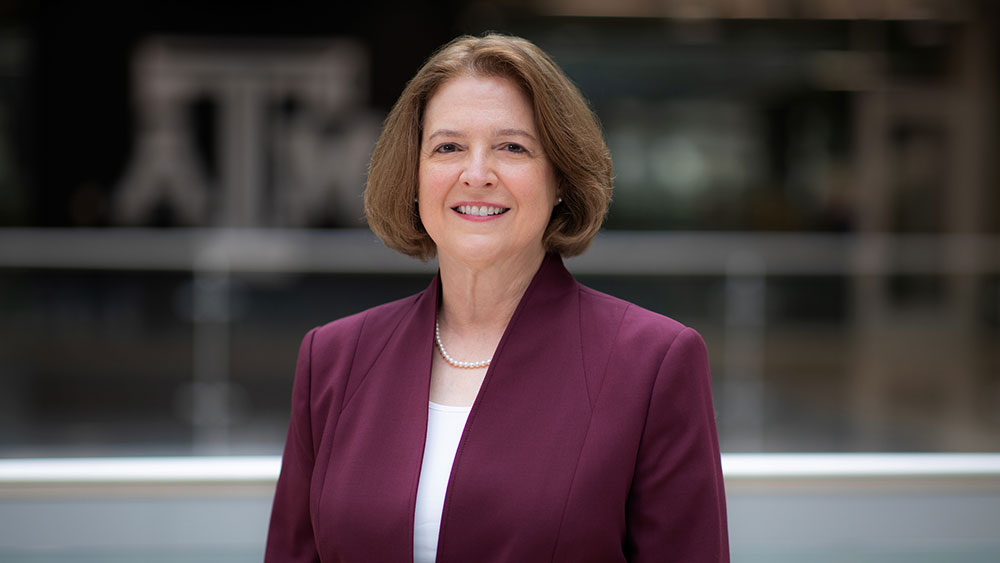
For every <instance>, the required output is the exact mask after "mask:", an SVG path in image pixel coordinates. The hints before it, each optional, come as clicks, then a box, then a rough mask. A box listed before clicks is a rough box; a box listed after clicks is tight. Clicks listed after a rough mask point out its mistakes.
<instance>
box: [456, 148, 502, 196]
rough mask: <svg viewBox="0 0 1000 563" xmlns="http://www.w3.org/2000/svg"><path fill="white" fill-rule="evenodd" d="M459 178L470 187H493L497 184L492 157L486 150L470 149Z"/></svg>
mask: <svg viewBox="0 0 1000 563" xmlns="http://www.w3.org/2000/svg"><path fill="white" fill-rule="evenodd" d="M459 180H460V181H461V182H462V183H463V184H465V185H466V186H468V187H470V188H493V187H496V185H497V176H496V171H495V170H494V169H493V159H492V158H490V156H489V154H487V152H486V151H470V152H469V157H468V158H467V159H466V162H465V167H464V168H463V169H462V175H461V177H460V178H459Z"/></svg>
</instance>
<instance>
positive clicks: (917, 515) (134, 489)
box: [0, 454, 1000, 562]
mask: <svg viewBox="0 0 1000 563" xmlns="http://www.w3.org/2000/svg"><path fill="white" fill-rule="evenodd" d="M279 466H280V459H279V458H278V457H277V456H260V457H179V458H152V457H151V458H106V459H8V460H0V522H2V523H3V525H0V560H3V561H7V562H19V561H42V560H44V561H48V562H64V561H65V562H69V561H74V562H78V561H104V562H118V561H122V562H124V561H134V560H142V561H164V562H165V561H185V562H191V561H206V562H207V561H247V560H259V559H260V558H261V554H262V552H263V545H264V537H265V534H266V530H267V521H268V517H269V514H270V501H271V495H272V494H273V490H274V483H275V479H276V478H277V474H278V471H279ZM722 466H723V472H724V474H725V478H726V487H727V497H728V511H729V528H730V538H731V543H732V551H733V560H734V561H768V562H784V561H820V562H826V561H830V562H832V561H949V562H953V561H959V562H961V561H995V560H996V559H995V557H996V556H997V555H998V554H1000V536H998V535H997V533H996V524H997V522H1000V454H723V458H722Z"/></svg>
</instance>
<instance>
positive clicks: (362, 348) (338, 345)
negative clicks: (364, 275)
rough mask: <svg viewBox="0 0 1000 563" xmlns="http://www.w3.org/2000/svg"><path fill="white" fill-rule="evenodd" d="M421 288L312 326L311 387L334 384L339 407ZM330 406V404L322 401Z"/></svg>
mask: <svg viewBox="0 0 1000 563" xmlns="http://www.w3.org/2000/svg"><path fill="white" fill-rule="evenodd" d="M423 295H424V292H421V293H418V294H415V295H411V296H409V297H404V298H403V299H399V300H396V301H391V302H389V303H385V304H382V305H378V306H376V307H372V308H371V309H367V310H365V311H361V312H360V313H355V314H353V315H350V316H347V317H343V318H340V319H337V320H335V321H331V322H329V323H327V324H325V325H323V326H320V327H318V328H316V329H315V336H314V339H313V343H312V350H311V358H310V360H311V371H312V373H313V377H314V378H316V379H317V381H315V382H314V386H315V387H314V388H318V389H322V388H327V389H329V388H331V387H332V388H333V389H335V390H336V391H335V393H334V395H335V396H337V397H338V399H339V400H338V401H337V402H336V404H337V405H338V408H342V407H343V406H344V405H345V404H346V403H347V401H348V400H349V399H350V397H351V395H352V394H353V392H354V390H356V389H357V387H358V385H359V384H360V382H361V380H362V379H363V378H364V376H365V374H366V373H367V371H368V368H370V367H371V366H372V364H374V363H375V359H376V358H377V357H378V355H379V353H380V352H381V351H382V348H383V347H385V345H386V343H387V342H388V341H389V339H390V338H391V337H392V335H393V333H394V332H395V330H396V327H397V326H398V325H399V323H400V321H401V320H402V319H403V318H404V317H406V314H407V313H408V312H409V311H411V310H412V309H413V306H414V305H415V304H416V303H417V302H418V300H419V299H420V298H421V296H423ZM324 406H326V407H329V406H330V405H329V404H326V405H324Z"/></svg>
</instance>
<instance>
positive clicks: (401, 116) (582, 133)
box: [364, 33, 612, 260]
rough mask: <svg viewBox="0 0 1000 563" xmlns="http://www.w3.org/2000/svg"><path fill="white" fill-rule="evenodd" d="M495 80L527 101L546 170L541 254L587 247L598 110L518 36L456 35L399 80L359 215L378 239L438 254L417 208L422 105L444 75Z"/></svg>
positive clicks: (605, 201) (596, 210)
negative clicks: (548, 186) (548, 204)
mask: <svg viewBox="0 0 1000 563" xmlns="http://www.w3.org/2000/svg"><path fill="white" fill-rule="evenodd" d="M461 76H483V77H499V78H506V79H509V80H511V81H513V82H514V83H515V84H517V85H518V86H520V87H521V89H522V90H523V91H524V93H525V94H526V95H527V97H528V99H529V101H530V102H531V105H532V107H533V108H534V119H535V125H536V127H537V128H538V133H539V137H540V138H539V142H540V143H541V145H542V148H543V150H544V152H545V155H546V157H547V158H548V159H549V162H551V163H552V166H553V168H554V170H555V175H556V180H557V191H558V193H559V196H560V197H561V198H562V203H561V204H559V205H557V206H555V207H554V208H553V211H552V217H551V219H550V220H549V224H548V226H547V227H546V229H545V233H544V234H543V235H542V246H543V247H544V248H545V250H546V251H547V252H556V253H558V254H560V255H562V256H575V255H577V254H580V253H581V252H583V251H584V250H586V248H587V246H589V245H590V242H591V240H593V238H594V235H596V234H597V231H598V230H599V229H600V228H601V224H602V223H603V222H604V217H605V216H606V215H607V212H608V207H609V206H610V204H611V191H612V167H611V155H610V153H609V152H608V147H607V145H605V143H604V138H603V137H602V135H601V128H600V125H599V124H598V121H597V117H596V116H595V115H594V113H593V112H592V111H591V109H590V107H589V106H588V105H587V102H586V100H584V98H583V96H582V95H581V94H580V91H579V90H578V89H577V88H576V86H574V85H573V83H572V82H571V81H570V80H569V78H567V77H566V75H565V74H564V73H563V72H562V70H560V69H559V67H558V66H556V64H555V62H553V61H552V59H551V58H549V56H548V55H547V54H545V52H544V51H542V50H541V49H539V48H538V47H537V46H535V45H534V44H533V43H531V42H530V41H528V40H526V39H522V38H520V37H512V36H506V35H498V34H493V33H490V34H486V35H483V36H482V37H473V36H469V35H465V36H461V37H457V38H456V39H454V40H452V41H451V42H449V43H448V44H446V45H444V46H443V47H441V48H440V49H439V50H438V51H437V52H435V53H434V54H433V55H432V56H431V57H430V58H429V59H428V60H427V62H425V63H424V65H423V66H422V67H421V68H420V70H419V71H417V74H416V75H415V76H414V77H413V78H412V79H411V80H410V81H409V83H407V85H406V87H405V88H404V89H403V93H402V94H400V96H399V99H398V100H397V101H396V104H395V105H394V106H393V108H392V110H391V111H390V112H389V116H388V117H387V118H386V120H385V124H384V126H383V128H382V133H381V135H380V136H379V139H378V142H377V143H376V145H375V151H374V153H373V154H372V159H371V163H370V164H369V167H368V182H367V185H366V186H365V195H364V205H365V217H366V218H367V220H368V225H369V227H370V228H371V230H372V231H373V232H374V233H375V234H376V235H378V237H379V238H380V239H382V241H383V242H384V243H385V245H386V246H388V247H390V248H393V249H395V250H398V251H399V252H402V253H403V254H407V255H409V256H414V257H417V258H420V259H421V260H427V259H429V258H431V257H433V256H434V255H435V254H436V252H437V247H436V246H435V244H434V241H433V240H431V238H430V236H429V235H428V234H427V231H426V230H425V229H424V226H423V224H422V223H421V221H420V215H419V211H418V209H417V205H416V204H415V203H414V202H415V199H416V197H417V189H418V182H419V180H418V173H419V164H420V143H421V134H422V130H423V117H424V115H423V114H424V109H425V108H426V107H427V102H428V101H429V100H430V98H431V97H432V96H433V95H434V93H435V92H436V91H437V89H438V88H440V87H441V85H442V84H444V83H445V82H447V81H449V80H451V79H453V78H457V77H461Z"/></svg>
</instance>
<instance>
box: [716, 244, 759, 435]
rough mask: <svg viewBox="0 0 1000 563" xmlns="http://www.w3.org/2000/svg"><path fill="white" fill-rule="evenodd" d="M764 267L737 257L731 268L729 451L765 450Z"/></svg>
mask: <svg viewBox="0 0 1000 563" xmlns="http://www.w3.org/2000/svg"><path fill="white" fill-rule="evenodd" d="M764 280H765V267H764V262H763V260H761V258H760V257H759V256H757V255H756V254H749V253H737V254H734V255H732V256H730V257H729V260H728V261H727V264H726V282H725V284H726V285H725V307H726V312H725V315H726V317H725V323H726V324H725V343H726V344H725V362H726V371H725V374H726V379H725V386H724V390H725V391H724V394H723V397H722V399H723V400H722V403H723V410H725V412H726V418H725V425H724V426H723V428H722V434H723V436H724V439H725V442H726V449H727V450H729V451H750V452H759V451H763V449H764V416H765V404H764V326H765V314H766V311H765V295H766V293H765V284H764Z"/></svg>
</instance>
